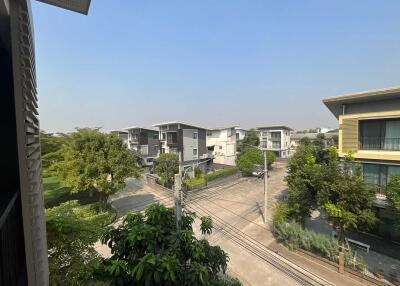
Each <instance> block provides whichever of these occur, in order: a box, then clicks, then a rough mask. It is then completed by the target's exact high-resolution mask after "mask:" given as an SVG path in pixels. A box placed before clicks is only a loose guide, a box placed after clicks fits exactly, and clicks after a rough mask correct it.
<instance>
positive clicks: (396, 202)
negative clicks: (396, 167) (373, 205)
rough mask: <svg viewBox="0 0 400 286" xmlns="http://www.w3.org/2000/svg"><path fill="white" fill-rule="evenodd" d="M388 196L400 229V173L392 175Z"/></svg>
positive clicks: (387, 190) (387, 188)
mask: <svg viewBox="0 0 400 286" xmlns="http://www.w3.org/2000/svg"><path fill="white" fill-rule="evenodd" d="M386 196H387V198H388V200H389V202H390V204H391V206H392V208H393V210H394V214H395V219H396V228H397V229H398V230H399V231H400V175H396V176H392V177H390V182H389V184H388V186H387V187H386Z"/></svg>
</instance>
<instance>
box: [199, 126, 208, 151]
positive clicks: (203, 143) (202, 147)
mask: <svg viewBox="0 0 400 286" xmlns="http://www.w3.org/2000/svg"><path fill="white" fill-rule="evenodd" d="M197 131H198V138H199V140H198V150H199V158H201V157H204V156H207V154H208V151H207V136H206V130H205V129H202V128H199V129H197Z"/></svg>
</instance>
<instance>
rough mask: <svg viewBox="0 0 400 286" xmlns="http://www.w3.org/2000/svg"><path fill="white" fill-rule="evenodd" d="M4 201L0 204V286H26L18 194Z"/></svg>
mask: <svg viewBox="0 0 400 286" xmlns="http://www.w3.org/2000/svg"><path fill="white" fill-rule="evenodd" d="M3 199H4V197H3V198H2V200H3ZM5 201H8V203H7V204H6V205H1V204H0V211H1V213H0V285H27V281H26V268H25V265H26V262H25V252H24V241H23V230H22V214H21V204H20V201H19V198H18V193H15V194H14V195H13V196H12V197H11V198H9V199H8V200H5ZM3 202H4V201H3Z"/></svg>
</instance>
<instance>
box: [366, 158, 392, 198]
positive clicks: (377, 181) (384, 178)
mask: <svg viewBox="0 0 400 286" xmlns="http://www.w3.org/2000/svg"><path fill="white" fill-rule="evenodd" d="M362 166H363V177H364V182H365V183H366V184H368V185H370V186H373V187H376V188H377V190H378V191H379V192H383V191H384V190H385V188H386V186H387V184H388V183H389V182H390V178H391V177H392V176H395V175H400V166H394V165H382V164H369V163H364V164H363V165H362Z"/></svg>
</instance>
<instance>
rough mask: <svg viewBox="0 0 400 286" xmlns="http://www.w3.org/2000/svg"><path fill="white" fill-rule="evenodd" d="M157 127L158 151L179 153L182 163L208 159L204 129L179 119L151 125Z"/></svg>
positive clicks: (190, 163) (186, 163) (187, 163)
mask: <svg viewBox="0 0 400 286" xmlns="http://www.w3.org/2000/svg"><path fill="white" fill-rule="evenodd" d="M153 126H155V127H158V129H159V131H158V132H159V138H160V153H176V154H179V153H180V154H181V159H182V162H183V164H184V165H192V164H193V163H199V162H202V161H205V160H209V159H210V156H209V154H208V150H207V145H206V129H205V128H201V127H198V126H194V125H189V124H186V123H182V122H179V121H170V122H163V123H159V124H155V125H153Z"/></svg>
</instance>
